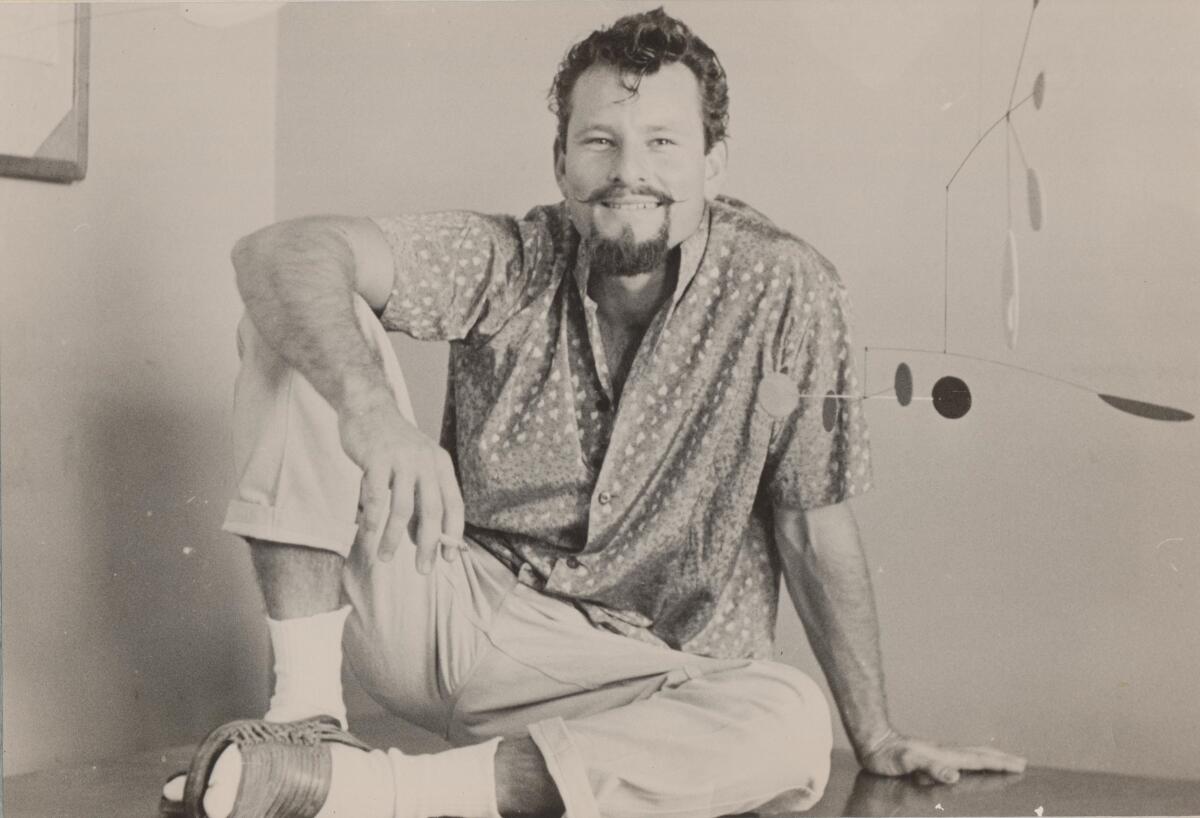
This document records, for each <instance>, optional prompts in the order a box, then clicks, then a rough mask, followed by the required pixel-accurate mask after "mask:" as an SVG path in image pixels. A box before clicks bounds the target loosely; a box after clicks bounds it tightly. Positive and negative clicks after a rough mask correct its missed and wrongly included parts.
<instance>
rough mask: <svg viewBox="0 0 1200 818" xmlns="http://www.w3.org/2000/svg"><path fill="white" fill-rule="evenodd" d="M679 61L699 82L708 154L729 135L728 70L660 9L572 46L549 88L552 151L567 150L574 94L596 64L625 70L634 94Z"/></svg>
mask: <svg viewBox="0 0 1200 818" xmlns="http://www.w3.org/2000/svg"><path fill="white" fill-rule="evenodd" d="M676 62H681V63H683V64H684V65H686V66H687V67H688V68H690V69H691V70H692V73H693V74H695V75H696V79H697V80H698V81H699V82H700V104H701V116H702V117H703V120H704V151H705V153H707V152H708V151H710V150H712V147H713V145H715V144H717V143H718V142H720V141H721V140H722V139H724V138H725V137H726V132H727V129H728V127H729V86H728V84H727V83H726V81H725V69H724V68H722V67H721V61H720V60H718V59H717V55H716V52H714V51H713V50H712V49H711V48H709V47H708V45H707V44H706V43H705V42H704V41H703V40H701V39H700V38H699V37H697V36H696V35H695V34H693V33H692V30H691V29H690V28H688V27H687V26H686V25H684V23H683V21H681V20H676V19H675V18H674V17H672V16H671V15H669V14H667V13H666V12H665V11H663V10H662V7H661V6H660V7H659V8H656V9H654V10H653V11H645V12H641V13H639V14H629V15H626V16H625V17H622V18H621V19H619V20H617V22H615V23H613V24H612V26H611V27H609V28H598V29H596V30H595V31H593V32H592V33H591V34H589V35H588V36H587V38H586V39H584V40H580V41H579V42H578V43H576V44H575V45H573V46H571V50H570V51H568V52H567V55H566V57H564V58H563V61H562V62H561V63H560V64H559V66H558V73H557V74H556V75H555V77H554V83H553V85H551V86H550V93H549V94H548V96H549V98H550V111H551V112H552V113H553V114H554V115H555V116H557V117H558V135H557V137H556V138H555V141H554V151H555V153H556V154H557V153H558V152H559V151H565V150H566V148H567V122H568V120H570V118H571V92H572V91H573V90H574V89H575V83H576V81H578V79H579V77H580V75H582V74H583V72H584V71H586V70H587V69H588V68H590V67H592V66H593V65H595V64H597V63H602V64H605V65H611V66H613V67H615V68H617V69H618V70H619V71H620V72H621V84H622V85H623V86H625V88H626V89H627V90H628V91H629V93H630V94H636V93H637V90H638V85H639V84H640V83H641V81H642V77H644V76H646V75H647V74H653V73H655V72H656V71H658V69H660V68H662V66H664V65H670V64H671V63H676Z"/></svg>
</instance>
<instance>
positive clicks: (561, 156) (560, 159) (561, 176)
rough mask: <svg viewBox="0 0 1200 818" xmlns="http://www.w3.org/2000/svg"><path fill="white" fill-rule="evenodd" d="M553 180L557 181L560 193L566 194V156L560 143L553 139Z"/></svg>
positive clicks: (565, 195)
mask: <svg viewBox="0 0 1200 818" xmlns="http://www.w3.org/2000/svg"><path fill="white" fill-rule="evenodd" d="M554 181H555V182H557V183H558V189H559V191H560V192H561V193H562V195H563V196H564V197H566V198H570V197H569V196H567V156H566V154H565V153H563V149H562V144H561V143H560V142H559V141H558V140H557V139H555V140H554Z"/></svg>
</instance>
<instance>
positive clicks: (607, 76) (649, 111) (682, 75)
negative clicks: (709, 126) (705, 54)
mask: <svg viewBox="0 0 1200 818" xmlns="http://www.w3.org/2000/svg"><path fill="white" fill-rule="evenodd" d="M635 85H636V88H637V90H636V91H634V92H631V91H630V90H629V89H630V87H632V86H635ZM629 114H634V115H637V116H638V117H639V118H642V119H647V120H651V121H649V122H647V123H646V124H650V125H655V124H661V125H673V126H679V125H683V126H691V125H693V124H695V125H696V126H697V127H702V122H701V112H700V84H699V82H698V81H697V80H696V75H695V74H693V73H692V70H691V69H690V68H688V67H687V66H686V65H683V64H682V63H671V64H670V65H665V66H663V67H662V68H660V69H659V70H658V71H656V72H655V73H653V74H645V75H643V76H642V77H641V78H640V79H639V78H638V77H637V75H636V74H631V73H628V72H626V73H622V72H621V71H620V70H619V69H617V68H616V67H615V66H613V65H609V64H607V63H597V64H596V65H593V66H591V67H590V68H588V69H587V70H586V71H584V72H583V74H581V75H580V77H579V80H578V81H577V82H576V83H575V87H574V88H573V89H572V91H571V119H572V123H571V124H572V126H573V129H574V128H575V127H587V126H588V123H596V124H599V123H600V122H603V121H605V120H608V119H610V118H612V117H624V116H626V115H629Z"/></svg>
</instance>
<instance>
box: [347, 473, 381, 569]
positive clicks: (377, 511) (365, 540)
mask: <svg viewBox="0 0 1200 818" xmlns="http://www.w3.org/2000/svg"><path fill="white" fill-rule="evenodd" d="M358 497H359V504H360V505H361V506H362V512H361V513H360V515H359V523H358V534H357V536H356V537H355V541H354V547H355V548H365V549H366V550H367V551H368V552H371V553H374V552H375V550H376V548H377V547H378V544H379V538H380V535H381V534H382V533H383V524H384V522H385V521H386V520H387V512H388V503H387V499H388V488H387V482H386V481H384V480H380V479H379V478H378V477H376V476H375V474H374V473H373V472H371V471H364V472H363V478H362V484H361V486H360V488H359V495H358Z"/></svg>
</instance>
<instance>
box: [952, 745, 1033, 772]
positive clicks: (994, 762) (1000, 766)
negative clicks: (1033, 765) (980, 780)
mask: <svg viewBox="0 0 1200 818" xmlns="http://www.w3.org/2000/svg"><path fill="white" fill-rule="evenodd" d="M945 753H946V756H945V759H944V760H945V762H946V763H947V764H953V765H954V766H956V767H958V768H959V769H960V770H983V771H994V772H1004V773H1020V772H1024V771H1025V759H1023V758H1021V757H1020V756H1014V755H1011V754H1009V753H1005V752H1001V751H1000V750H995V749H992V748H991V747H957V748H947V749H946V750H945Z"/></svg>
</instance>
